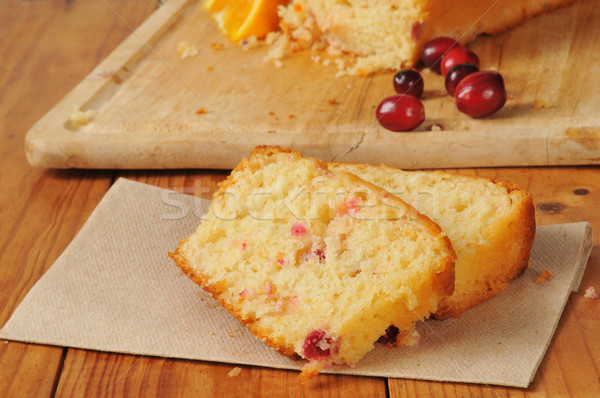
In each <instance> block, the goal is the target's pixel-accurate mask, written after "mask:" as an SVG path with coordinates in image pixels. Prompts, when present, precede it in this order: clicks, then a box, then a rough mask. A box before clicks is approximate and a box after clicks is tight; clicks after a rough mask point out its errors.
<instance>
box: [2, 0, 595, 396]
mask: <svg viewBox="0 0 600 398" xmlns="http://www.w3.org/2000/svg"><path fill="white" fill-rule="evenodd" d="M586 4H587V3H586ZM156 5H157V4H156V1H137V2H130V1H126V0H107V1H105V2H91V1H80V0H75V1H74V2H62V1H49V0H48V1H33V2H16V1H2V2H0V20H1V21H2V23H1V24H0V37H2V38H3V40H0V59H2V62H1V63H0V162H1V163H0V164H1V167H0V181H1V189H0V325H3V324H4V323H5V322H6V320H7V319H8V318H9V317H10V315H11V313H12V312H13V310H14V309H15V308H16V306H17V305H18V304H19V302H20V301H21V300H22V299H23V297H24V296H25V294H26V293H27V291H28V290H29V289H30V288H31V287H32V286H33V284H34V283H35V282H36V281H37V280H38V279H39V278H40V277H41V276H42V275H43V273H44V272H45V271H46V270H47V269H48V268H49V267H50V266H51V265H52V263H53V262H54V260H55V259H56V258H57V257H58V255H59V254H60V253H61V252H62V251H63V250H64V249H65V247H66V246H67V245H68V244H69V242H70V241H71V239H72V238H73V236H74V235H75V234H76V233H77V231H78V230H79V228H80V227H81V226H82V225H83V223H84V222H85V220H86V219H87V217H88V216H89V214H90V213H91V212H92V210H93V209H94V207H95V206H96V205H97V203H98V202H99V201H100V199H101V198H102V196H103V194H104V193H105V192H106V191H107V190H108V188H109V187H110V185H111V184H112V182H113V181H114V180H115V178H117V177H120V176H124V177H127V178H131V179H134V180H137V181H141V182H145V183H148V184H152V185H156V186H160V187H164V188H170V189H174V190H178V191H181V192H186V193H190V194H195V195H197V196H203V197H206V198H209V197H210V195H211V193H212V192H214V190H215V189H216V184H217V183H218V182H219V181H221V180H223V179H224V178H225V177H226V176H227V171H208V170H173V171H169V170H154V171H148V170H132V171H116V170H111V169H107V170H98V171H92V170H78V171H77V170H63V171H57V170H46V169H43V168H37V167H31V166H29V165H28V163H27V160H26V158H25V146H24V139H25V133H26V131H27V130H28V129H29V128H30V127H31V126H32V125H33V124H34V123H35V122H36V121H37V120H38V119H39V118H40V117H42V116H43V115H44V114H45V113H46V112H47V111H48V110H50V109H51V108H52V107H53V106H54V105H55V103H56V102H57V101H59V100H60V99H61V98H62V97H63V96H64V95H66V94H67V93H68V92H69V91H70V90H71V89H72V88H73V87H74V86H75V85H76V84H77V83H78V82H79V81H80V80H81V79H82V78H83V77H84V76H85V75H87V74H88V73H89V72H90V71H91V70H92V69H93V68H94V67H95V66H96V65H97V64H98V63H99V62H100V61H101V60H102V59H103V58H104V57H106V56H107V55H108V54H109V53H110V52H111V51H112V50H113V49H114V48H115V47H116V46H117V45H118V44H119V43H121V42H122V41H123V40H124V39H125V38H126V37H127V36H128V35H129V34H130V33H131V31H130V30H129V27H128V26H126V25H125V24H124V23H123V20H125V21H127V24H128V25H129V26H131V27H135V26H138V25H139V24H140V23H141V22H142V21H144V20H145V19H146V18H147V17H148V16H149V15H150V14H151V13H152V12H153V11H154V10H155V8H156ZM115 12H117V13H118V15H119V17H117V16H116V15H115ZM583 17H584V16H582V18H583ZM581 34H585V32H582V33H581ZM589 56H590V57H593V56H594V55H593V54H590V55H589ZM572 66H573V67H575V65H572ZM581 73H582V72H581ZM573 74H574V76H573V78H574V79H576V78H577V77H576V76H575V72H573ZM581 79H583V77H581ZM573 95H574V94H573ZM594 95H595V101H598V96H597V94H594ZM448 171H449V172H451V173H459V174H465V175H478V176H486V177H496V178H503V179H508V180H510V181H513V182H514V183H517V184H519V185H521V186H523V187H525V188H527V189H528V190H530V191H531V193H532V195H533V197H534V201H535V206H536V219H537V222H538V223H539V224H554V223H561V222H576V221H588V222H590V223H591V224H592V226H593V227H594V228H595V229H596V231H598V230H600V214H599V212H598V210H597V209H598V203H600V169H599V168H597V167H542V168H480V169H461V170H448ZM594 242H595V246H594V249H593V251H592V256H591V259H590V262H589V264H588V267H587V271H586V273H585V275H584V277H583V281H582V283H581V289H580V290H579V292H577V293H573V294H572V295H571V298H570V299H569V302H568V303H567V307H566V310H565V312H564V314H563V317H562V318H561V321H560V323H559V326H558V329H557V331H556V334H555V336H554V338H553V340H552V343H551V345H550V348H549V350H548V351H547V353H546V355H545V357H544V358H543V361H542V364H541V366H540V368H539V370H538V372H537V375H536V377H535V379H534V381H533V383H532V384H531V385H530V386H529V388H527V389H517V388H505V387H497V386H482V385H470V384H460V383H438V382H427V381H414V380H401V379H381V378H370V377H348V376H333V375H322V376H319V377H317V378H316V379H314V380H312V381H311V382H310V383H309V384H307V385H305V386H301V385H300V384H299V383H298V380H297V373H296V372H291V371H281V370H273V369H264V368H257V367H245V366H244V367H241V372H240V373H239V375H238V376H235V377H229V376H228V374H229V372H230V371H231V370H232V369H233V368H234V367H235V365H228V364H215V363H209V362H200V361H185V360H172V359H163V358H151V357H140V356H131V355H120V354H112V353H99V352H94V351H86V350H78V349H71V348H65V347H48V346H42V345H34V344H23V343H16V342H9V341H1V340H0V395H1V396H3V397H4V396H6V397H22V396H35V397H52V396H69V397H71V396H88V397H89V396H92V397H93V396H98V397H104V396H161V397H164V396H190V397H192V396H194V397H197V396H240V395H250V396H298V397H300V396H316V397H318V396H328V397H329V396H367V397H371V396H372V397H385V396H389V397H405V396H418V397H464V396H471V397H479V396H482V397H497V396H502V397H545V396H548V397H591V396H600V382H599V381H598V378H599V377H600V339H598V338H597V335H598V330H600V301H592V300H588V299H585V298H584V297H583V292H584V291H585V289H586V288H587V287H588V286H595V287H596V288H597V289H598V290H600V249H599V243H600V239H599V238H598V237H597V236H596V237H595V240H594ZM59 321H60V320H57V322H59Z"/></svg>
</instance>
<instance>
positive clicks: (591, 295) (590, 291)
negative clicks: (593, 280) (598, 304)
mask: <svg viewBox="0 0 600 398" xmlns="http://www.w3.org/2000/svg"><path fill="white" fill-rule="evenodd" d="M583 297H585V298H586V299H590V300H598V299H599V298H600V296H599V295H598V293H596V289H594V287H593V286H590V287H588V288H587V290H586V291H585V294H584V295H583Z"/></svg>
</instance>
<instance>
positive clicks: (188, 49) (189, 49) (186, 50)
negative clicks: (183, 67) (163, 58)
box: [175, 41, 198, 59]
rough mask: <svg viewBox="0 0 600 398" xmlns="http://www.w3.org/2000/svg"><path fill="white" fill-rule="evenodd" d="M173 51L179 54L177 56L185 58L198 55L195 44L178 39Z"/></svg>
mask: <svg viewBox="0 0 600 398" xmlns="http://www.w3.org/2000/svg"><path fill="white" fill-rule="evenodd" d="M175 53H176V54H177V55H179V58H181V59H186V58H190V57H195V56H196V55H198V49H197V48H196V46H195V45H193V44H191V43H188V42H187V41H180V42H179V43H177V48H176V49H175Z"/></svg>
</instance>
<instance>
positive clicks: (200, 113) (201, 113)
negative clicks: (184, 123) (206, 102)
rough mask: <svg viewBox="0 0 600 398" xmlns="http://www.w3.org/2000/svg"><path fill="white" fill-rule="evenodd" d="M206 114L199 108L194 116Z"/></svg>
mask: <svg viewBox="0 0 600 398" xmlns="http://www.w3.org/2000/svg"><path fill="white" fill-rule="evenodd" d="M205 113H206V108H200V109H198V110H197V111H196V115H203V114H205Z"/></svg>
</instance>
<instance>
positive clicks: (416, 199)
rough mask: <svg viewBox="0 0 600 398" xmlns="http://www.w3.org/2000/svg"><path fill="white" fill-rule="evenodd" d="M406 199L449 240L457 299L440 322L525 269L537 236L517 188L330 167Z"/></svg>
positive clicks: (443, 308) (446, 304)
mask: <svg viewBox="0 0 600 398" xmlns="http://www.w3.org/2000/svg"><path fill="white" fill-rule="evenodd" d="M328 167H329V169H330V170H331V171H333V172H334V173H339V172H341V171H347V172H349V173H353V174H355V175H357V176H359V177H360V178H362V179H364V180H366V181H369V182H371V183H373V184H375V185H378V186H380V187H382V188H384V189H386V190H387V191H389V192H391V193H392V194H394V195H396V196H398V197H400V198H402V199H403V200H405V201H406V202H408V203H410V204H411V205H412V206H414V207H416V208H417V209H418V210H419V211H420V212H422V213H424V214H425V215H427V216H428V217H430V218H431V219H432V220H434V221H435V222H436V223H438V224H439V225H440V227H441V228H442V230H443V231H444V232H446V233H447V234H448V237H449V238H450V241H451V242H452V246H453V247H454V250H456V254H457V260H456V265H455V270H456V284H455V290H454V294H453V295H452V296H450V297H447V298H444V299H442V302H441V303H440V306H439V308H438V310H437V312H436V314H435V317H436V318H439V319H444V318H450V317H457V316H459V315H460V314H461V313H463V312H464V311H466V310H468V309H469V308H471V307H473V306H475V305H477V304H479V303H480V302H482V301H484V300H486V299H488V298H490V297H492V296H494V295H496V294H497V293H498V292H500V291H502V290H504V289H505V288H506V287H507V286H508V283H509V282H510V281H512V280H513V279H515V278H516V277H517V276H518V275H519V274H520V273H521V272H522V271H523V270H524V269H525V268H526V267H527V263H528V261H529V252H530V250H531V246H532V244H533V238H534V235H535V215H534V208H533V202H532V198H531V195H530V194H529V193H528V192H527V191H525V190H523V189H521V188H519V187H518V186H516V185H514V184H511V183H508V182H503V181H495V180H490V179H487V178H474V177H466V176H459V175H450V174H445V173H442V172H421V171H403V170H399V169H396V168H393V167H388V166H384V165H382V166H371V165H366V164H349V163H330V164H328Z"/></svg>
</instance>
